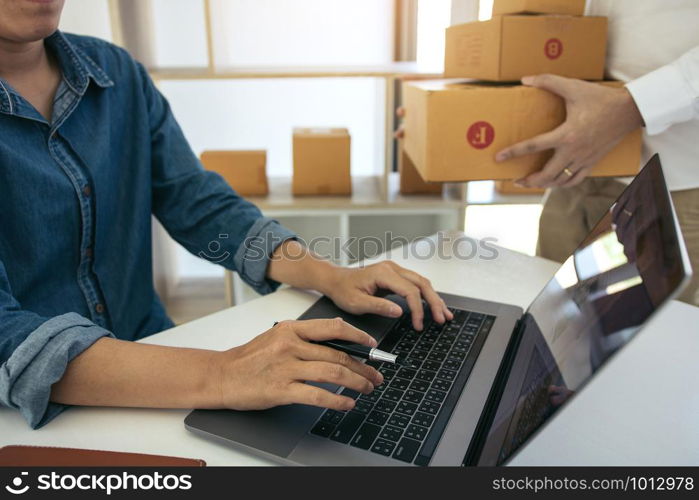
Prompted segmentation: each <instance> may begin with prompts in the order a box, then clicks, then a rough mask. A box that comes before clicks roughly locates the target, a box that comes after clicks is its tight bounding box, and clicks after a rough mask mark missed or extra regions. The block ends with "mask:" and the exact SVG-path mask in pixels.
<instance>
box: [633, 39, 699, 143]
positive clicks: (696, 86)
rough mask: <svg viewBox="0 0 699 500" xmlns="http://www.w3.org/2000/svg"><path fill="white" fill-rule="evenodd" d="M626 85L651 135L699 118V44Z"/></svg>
mask: <svg viewBox="0 0 699 500" xmlns="http://www.w3.org/2000/svg"><path fill="white" fill-rule="evenodd" d="M626 88H627V89H628V90H629V92H630V93H631V95H632V96H633V98H634V101H635V102H636V106H638V109H639V111H640V112H641V116H643V120H644V121H645V124H646V132H647V133H648V135H656V134H660V133H662V132H664V131H665V130H667V129H668V128H669V127H671V126H672V125H674V124H676V123H682V122H686V121H690V120H697V119H699V47H695V48H693V49H692V50H690V51H689V52H687V53H685V54H684V55H682V56H681V57H680V58H679V59H677V60H676V61H674V62H672V63H670V64H668V65H667V66H663V67H661V68H658V69H657V70H655V71H652V72H650V73H648V74H647V75H644V76H642V77H640V78H638V79H636V80H633V81H632V82H629V83H628V84H626Z"/></svg>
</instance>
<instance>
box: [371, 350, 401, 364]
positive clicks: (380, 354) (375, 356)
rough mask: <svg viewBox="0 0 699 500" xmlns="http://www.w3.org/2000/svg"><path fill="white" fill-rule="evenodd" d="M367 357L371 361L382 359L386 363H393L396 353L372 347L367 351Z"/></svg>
mask: <svg viewBox="0 0 699 500" xmlns="http://www.w3.org/2000/svg"><path fill="white" fill-rule="evenodd" d="M369 359H370V360H371V361H384V362H386V363H395V362H396V360H397V359H398V355H397V354H391V353H390V352H386V351H382V350H380V349H377V348H373V349H372V350H371V351H369Z"/></svg>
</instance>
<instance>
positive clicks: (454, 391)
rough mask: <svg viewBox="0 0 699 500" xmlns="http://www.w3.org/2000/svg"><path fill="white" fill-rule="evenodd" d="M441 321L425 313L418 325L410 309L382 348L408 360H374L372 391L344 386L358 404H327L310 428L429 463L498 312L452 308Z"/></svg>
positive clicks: (399, 457) (339, 439)
mask: <svg viewBox="0 0 699 500" xmlns="http://www.w3.org/2000/svg"><path fill="white" fill-rule="evenodd" d="M450 309H451V311H452V312H453V313H454V319H453V320H451V321H448V322H447V323H445V324H443V325H440V324H439V323H437V322H435V321H431V320H430V319H427V318H426V321H425V325H426V327H425V329H424V330H423V332H417V331H415V330H414V329H413V328H412V325H411V317H410V314H409V313H406V314H405V315H404V316H403V317H402V318H401V319H400V321H399V322H398V323H397V324H396V326H395V327H394V328H393V329H392V330H391V331H390V332H389V333H388V334H387V335H386V336H385V337H384V339H383V341H382V342H381V344H380V345H379V349H381V350H384V351H388V352H391V353H393V354H400V355H402V356H404V357H405V359H406V361H405V363H404V364H403V365H400V366H399V365H394V364H391V363H379V362H374V361H369V362H368V364H369V365H371V366H373V367H375V368H376V369H378V370H379V371H380V372H381V373H382V374H383V376H384V383H383V384H381V385H380V386H379V387H376V388H375V389H374V391H373V392H372V393H371V394H360V393H358V392H356V391H353V390H351V389H344V390H343V391H342V392H341V394H342V395H343V396H348V397H351V398H352V399H354V400H356V405H355V407H354V409H353V410H352V411H349V412H342V411H336V410H325V411H324V412H323V413H322V415H321V416H320V418H319V419H318V421H317V422H316V424H315V426H314V427H313V428H312V429H311V431H310V432H311V433H312V434H314V435H316V436H320V437H323V438H328V439H332V440H333V441H337V442H339V443H344V444H347V445H350V446H355V447H357V448H361V449H364V450H370V451H372V452H373V453H378V454H379V455H384V456H387V457H392V458H395V459H397V460H401V461H403V462H408V463H415V464H417V465H427V464H428V463H429V461H430V459H431V458H432V455H433V453H434V450H435V449H436V448H437V444H438V442H439V438H440V437H441V435H442V433H443V432H444V429H445V428H446V425H447V422H448V421H449V417H450V416H451V413H452V411H453V410H454V407H455V406H456V403H457V401H458V398H459V396H460V395H461V392H462V390H463V388H464V386H465V385H466V381H467V380H468V376H469V374H470V373H471V370H472V369H473V365H474V364H475V361H476V358H477V357H478V353H479V352H480V349H481V346H482V345H483V343H484V342H485V338H486V337H487V335H488V333H489V331H490V329H491V328H492V326H493V323H494V322H495V317H494V316H488V315H485V314H481V313H476V312H470V311H464V310H462V309H453V308H450Z"/></svg>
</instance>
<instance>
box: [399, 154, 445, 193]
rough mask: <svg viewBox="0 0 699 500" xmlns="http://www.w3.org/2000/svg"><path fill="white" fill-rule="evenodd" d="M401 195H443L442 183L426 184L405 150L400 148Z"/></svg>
mask: <svg viewBox="0 0 699 500" xmlns="http://www.w3.org/2000/svg"><path fill="white" fill-rule="evenodd" d="M398 172H399V175H400V192H401V194H442V186H443V183H441V182H425V181H423V180H422V177H420V173H419V172H418V171H417V168H415V164H414V163H413V161H412V160H411V159H410V157H409V156H408V154H407V153H406V152H405V149H403V148H402V147H400V153H399V156H398Z"/></svg>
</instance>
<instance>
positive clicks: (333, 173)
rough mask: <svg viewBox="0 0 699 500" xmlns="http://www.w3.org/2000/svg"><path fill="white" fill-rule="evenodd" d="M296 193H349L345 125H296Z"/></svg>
mask: <svg viewBox="0 0 699 500" xmlns="http://www.w3.org/2000/svg"><path fill="white" fill-rule="evenodd" d="M293 146H294V177H293V182H292V191H293V193H294V194H295V195H349V194H352V178H351V177H350V136H349V133H348V131H347V129H344V128H297V129H294V144H293Z"/></svg>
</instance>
